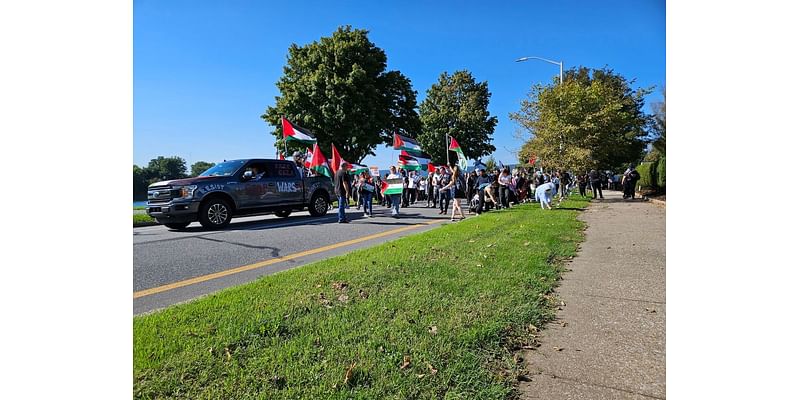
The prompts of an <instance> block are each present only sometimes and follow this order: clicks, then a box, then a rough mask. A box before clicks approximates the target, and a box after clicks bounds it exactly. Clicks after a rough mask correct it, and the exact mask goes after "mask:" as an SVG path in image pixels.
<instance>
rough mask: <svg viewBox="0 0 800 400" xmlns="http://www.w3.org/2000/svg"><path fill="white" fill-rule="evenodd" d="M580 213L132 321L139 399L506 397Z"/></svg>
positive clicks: (405, 247) (522, 215)
mask: <svg viewBox="0 0 800 400" xmlns="http://www.w3.org/2000/svg"><path fill="white" fill-rule="evenodd" d="M585 204H586V201H578V200H568V201H565V202H563V203H562V205H561V206H562V207H564V208H581V207H583V206H584V205H585ZM576 215H577V211H574V210H569V209H561V210H552V211H547V210H541V209H539V208H538V205H533V204H528V205H524V206H518V207H516V208H514V209H511V210H506V211H502V212H492V213H488V214H485V215H483V216H480V217H478V218H473V219H470V220H467V221H464V222H459V223H457V224H449V225H447V226H444V227H441V228H438V229H434V230H431V231H428V232H424V233H421V234H417V235H412V236H407V237H404V238H401V239H398V240H395V241H391V242H387V243H385V244H382V245H379V246H376V247H373V248H369V249H364V250H358V251H355V252H352V253H350V254H347V255H344V256H340V257H335V258H331V259H327V260H323V261H320V262H316V263H313V264H309V265H307V266H304V267H301V268H297V269H293V270H289V271H285V272H282V273H279V274H275V275H271V276H267V277H264V278H262V279H260V280H258V281H256V282H253V283H250V284H246V285H242V286H238V287H235V288H231V289H227V290H224V291H221V292H219V293H217V294H214V295H211V296H207V297H204V298H201V299H199V300H197V301H193V302H190V303H186V304H182V305H178V306H175V307H171V308H168V309H166V310H163V311H161V312H157V313H154V314H150V315H146V316H142V317H136V318H134V397H136V398H143V399H147V398H191V399H195V398H209V399H210V398H235V399H249V398H269V399H351V398H356V399H377V398H381V399H383V398H390V399H408V398H425V399H427V398H431V399H432V398H437V399H440V398H446V399H503V398H508V397H510V396H512V395H513V393H514V385H515V383H516V377H517V373H518V368H519V365H518V362H517V358H516V354H515V352H516V351H517V350H518V349H520V348H521V347H522V346H524V345H531V344H533V341H534V338H533V336H534V332H535V331H536V326H541V325H542V324H543V323H544V322H545V321H546V320H548V319H549V318H551V317H552V315H553V310H554V308H553V305H554V304H553V302H554V300H553V299H552V298H551V297H550V293H551V291H552V290H553V288H554V287H555V285H556V283H557V280H558V276H559V267H558V260H560V259H563V258H566V257H570V256H572V255H573V254H574V253H575V251H576V244H577V243H578V242H579V241H580V240H581V238H582V223H580V222H579V221H577V219H576V218H575V217H576Z"/></svg>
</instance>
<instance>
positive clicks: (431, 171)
mask: <svg viewBox="0 0 800 400" xmlns="http://www.w3.org/2000/svg"><path fill="white" fill-rule="evenodd" d="M428 172H429V173H434V172H436V166H435V165H433V163H428Z"/></svg>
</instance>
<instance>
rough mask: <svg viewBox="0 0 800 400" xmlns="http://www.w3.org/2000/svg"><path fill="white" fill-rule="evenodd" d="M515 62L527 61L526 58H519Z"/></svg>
mask: <svg viewBox="0 0 800 400" xmlns="http://www.w3.org/2000/svg"><path fill="white" fill-rule="evenodd" d="M516 61H517V62H520V61H528V57H521V58H518V59H517V60H516Z"/></svg>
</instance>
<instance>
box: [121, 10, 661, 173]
mask: <svg viewBox="0 0 800 400" xmlns="http://www.w3.org/2000/svg"><path fill="white" fill-rule="evenodd" d="M665 19H666V17H665V2H664V1H663V0H661V1H649V0H641V1H633V0H630V1H604V2H594V1H546V2H544V1H505V2H503V1H458V2H456V1H391V2H390V1H386V2H382V1H374V0H373V1H337V2H333V1H299V0H298V1H291V2H264V1H224V2H211V1H179V0H169V1H163V0H162V1H154V0H147V1H138V0H137V1H134V3H133V24H134V25H133V26H134V36H133V38H134V41H133V57H134V58H133V59H134V65H133V66H134V75H133V76H134V79H133V89H134V90H133V95H134V96H133V105H134V114H133V116H134V130H133V132H134V135H133V145H134V146H133V156H134V159H133V162H134V164H137V165H140V166H141V165H146V164H147V163H148V161H149V160H150V159H152V158H155V157H157V156H160V155H163V156H180V157H183V158H184V159H186V160H187V166H188V165H191V164H192V163H194V162H196V161H201V160H202V161H209V162H219V161H222V160H223V159H232V158H248V157H272V156H274V154H275V147H274V139H273V137H272V135H270V134H269V132H270V131H271V130H272V129H273V128H272V127H269V126H267V125H266V123H265V122H264V121H263V120H262V119H261V118H260V115H261V114H262V113H263V112H264V110H265V108H266V107H267V106H268V105H274V103H275V96H277V95H278V94H279V93H278V90H277V88H276V86H275V83H276V82H277V81H278V79H279V77H280V76H281V74H282V72H283V66H284V64H285V63H286V56H287V53H288V51H287V49H288V47H289V45H290V44H292V43H297V44H298V45H304V44H307V43H311V42H313V41H315V40H318V39H319V38H320V37H322V36H329V35H331V33H332V32H333V31H334V30H336V28H337V26H339V25H348V24H349V25H352V26H353V27H355V28H362V29H367V30H369V31H370V34H369V36H370V40H372V42H373V43H375V44H376V45H377V46H378V47H380V48H382V49H383V50H384V51H385V52H386V55H387V57H388V69H389V70H399V71H401V72H402V73H403V74H404V75H406V76H407V77H408V78H409V79H411V82H412V85H413V86H414V89H415V90H416V91H417V102H418V104H419V103H421V102H422V100H423V99H424V98H425V93H426V91H427V90H428V89H429V88H430V87H431V85H432V84H433V83H434V82H436V80H437V79H438V76H439V75H440V74H441V73H442V72H443V71H447V72H448V73H453V72H454V71H456V70H461V69H466V70H469V71H470V72H472V74H473V75H474V76H475V78H476V79H477V80H479V81H487V82H488V84H489V90H490V92H491V93H492V97H491V101H490V104H489V111H490V112H491V114H492V115H495V116H497V118H498V120H499V122H498V124H497V127H496V129H495V132H494V141H493V144H494V145H495V147H497V151H496V152H495V153H494V157H495V158H496V159H498V160H500V161H503V162H504V163H515V162H516V157H515V154H514V151H515V150H517V149H519V147H520V145H521V144H522V143H521V142H520V141H519V140H518V139H517V138H515V137H514V133H515V131H517V130H518V129H519V128H518V126H517V125H516V124H515V123H514V122H513V121H511V120H510V119H509V117H508V115H509V113H511V112H514V111H516V110H518V109H519V104H520V101H521V100H522V99H524V98H525V96H526V94H527V93H528V91H529V89H530V86H531V85H532V84H534V83H540V82H541V83H548V82H550V80H551V79H553V77H555V76H557V75H558V66H556V65H552V64H548V63H545V62H541V61H527V62H523V63H516V62H514V60H515V59H517V58H519V57H523V56H538V57H543V58H548V59H551V60H556V61H563V62H564V69H565V70H566V69H569V68H572V67H575V66H579V65H580V66H586V67H592V68H601V67H604V66H608V67H610V68H612V69H614V70H615V71H616V72H618V73H621V74H622V75H624V76H625V77H627V78H629V79H634V78H635V79H636V82H635V83H634V87H647V86H653V85H655V86H657V87H659V88H660V87H661V86H665V85H666V24H665V22H666V21H665ZM660 98H661V94H660V89H656V90H655V91H654V92H653V94H651V95H650V96H649V97H648V98H647V103H648V104H647V105H646V106H645V111H646V112H648V113H649V112H650V106H649V103H650V102H653V101H657V100H659V99H660ZM325 151H327V150H325ZM376 153H377V156H376V157H368V158H367V159H365V160H364V163H365V164H368V165H378V166H380V168H382V169H383V168H386V167H387V166H388V165H389V164H391V163H393V161H394V160H393V159H392V157H393V152H392V151H391V150H390V149H389V148H382V147H379V148H378V150H377V151H376Z"/></svg>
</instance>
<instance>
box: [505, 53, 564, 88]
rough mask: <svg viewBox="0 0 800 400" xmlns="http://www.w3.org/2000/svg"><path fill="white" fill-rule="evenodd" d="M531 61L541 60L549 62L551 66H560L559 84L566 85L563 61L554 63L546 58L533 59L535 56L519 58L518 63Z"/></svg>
mask: <svg viewBox="0 0 800 400" xmlns="http://www.w3.org/2000/svg"><path fill="white" fill-rule="evenodd" d="M530 59H535V60H541V61H544V62H548V63H550V64H555V65H558V83H559V84H563V83H564V62H562V61H553V60H548V59H546V58H541V57H533V56H530V57H522V58H518V59H517V60H516V61H517V62H523V61H528V60H530Z"/></svg>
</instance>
